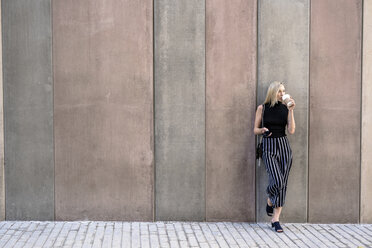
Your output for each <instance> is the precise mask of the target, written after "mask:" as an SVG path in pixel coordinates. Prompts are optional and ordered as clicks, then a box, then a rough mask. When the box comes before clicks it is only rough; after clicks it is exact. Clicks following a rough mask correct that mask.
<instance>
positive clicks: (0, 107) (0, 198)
mask: <svg viewBox="0 0 372 248" xmlns="http://www.w3.org/2000/svg"><path fill="white" fill-rule="evenodd" d="M2 47H3V45H2V32H1V0H0V220H5V182H4V95H3V94H4V92H3V54H2Z"/></svg>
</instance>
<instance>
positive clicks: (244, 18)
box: [206, 0, 257, 221]
mask: <svg viewBox="0 0 372 248" xmlns="http://www.w3.org/2000/svg"><path fill="white" fill-rule="evenodd" d="M256 27H257V3H256V1H255V0H249V1H244V0H239V1H231V2H229V1H223V0H207V4H206V32H207V33H206V65H207V67H206V72H207V75H206V104H207V106H206V173H207V175H206V183H207V184H206V187H207V188H206V219H207V221H222V220H229V221H255V160H254V157H255V154H254V152H255V148H254V146H255V142H254V134H253V131H252V130H253V125H254V116H255V103H256V63H257V61H256V50H257V38H256V37H257V34H256V29H257V28H256Z"/></svg>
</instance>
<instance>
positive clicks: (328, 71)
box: [309, 0, 362, 223]
mask: <svg viewBox="0 0 372 248" xmlns="http://www.w3.org/2000/svg"><path fill="white" fill-rule="evenodd" d="M361 17H362V1H361V0H339V1H334V0H313V1H311V31H310V33H311V40H310V48H311V50H310V130H309V132H310V135H309V222H322V223H324V222H331V223H344V222H351V223H356V222H358V221H359V194H360V148H361V147H360V127H361V123H360V117H361V116H360V115H361V111H360V110H361V106H360V104H361V27H362V26H361V25H362V18H361Z"/></svg>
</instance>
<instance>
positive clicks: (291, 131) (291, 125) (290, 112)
mask: <svg viewBox="0 0 372 248" xmlns="http://www.w3.org/2000/svg"><path fill="white" fill-rule="evenodd" d="M291 100H292V105H291V106H290V107H289V108H288V125H287V130H288V133H289V134H294V133H295V130H296V123H295V120H294V113H293V110H294V108H295V105H296V103H295V101H294V100H293V99H291Z"/></svg>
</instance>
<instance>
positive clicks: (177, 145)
mask: <svg viewBox="0 0 372 248" xmlns="http://www.w3.org/2000/svg"><path fill="white" fill-rule="evenodd" d="M154 13H155V26H154V28H155V29H154V32H155V33H154V38H155V50H154V52H155V58H154V59H155V60H154V61H155V65H154V68H155V82H154V87H155V147H156V149H155V152H156V153H155V163H156V180H155V182H156V196H155V198H156V212H155V218H156V220H199V221H200V220H204V219H205V2H204V1H199V0H187V1H173V0H159V1H155V10H154Z"/></svg>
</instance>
